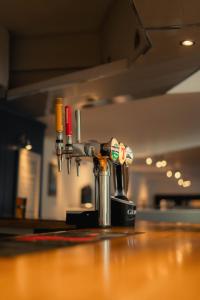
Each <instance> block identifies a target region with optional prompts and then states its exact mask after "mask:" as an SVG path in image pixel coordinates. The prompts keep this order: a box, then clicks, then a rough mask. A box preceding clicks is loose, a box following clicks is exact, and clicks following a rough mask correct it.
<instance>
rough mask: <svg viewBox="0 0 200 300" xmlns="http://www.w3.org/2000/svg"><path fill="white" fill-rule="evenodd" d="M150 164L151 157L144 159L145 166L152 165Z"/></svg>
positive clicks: (151, 161)
mask: <svg viewBox="0 0 200 300" xmlns="http://www.w3.org/2000/svg"><path fill="white" fill-rule="evenodd" d="M152 163H153V160H152V158H151V157H147V158H146V164H147V165H148V166H150V165H152Z"/></svg>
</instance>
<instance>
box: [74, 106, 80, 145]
mask: <svg viewBox="0 0 200 300" xmlns="http://www.w3.org/2000/svg"><path fill="white" fill-rule="evenodd" d="M75 119H76V142H77V143H80V142H81V112H80V109H77V110H76V111H75Z"/></svg>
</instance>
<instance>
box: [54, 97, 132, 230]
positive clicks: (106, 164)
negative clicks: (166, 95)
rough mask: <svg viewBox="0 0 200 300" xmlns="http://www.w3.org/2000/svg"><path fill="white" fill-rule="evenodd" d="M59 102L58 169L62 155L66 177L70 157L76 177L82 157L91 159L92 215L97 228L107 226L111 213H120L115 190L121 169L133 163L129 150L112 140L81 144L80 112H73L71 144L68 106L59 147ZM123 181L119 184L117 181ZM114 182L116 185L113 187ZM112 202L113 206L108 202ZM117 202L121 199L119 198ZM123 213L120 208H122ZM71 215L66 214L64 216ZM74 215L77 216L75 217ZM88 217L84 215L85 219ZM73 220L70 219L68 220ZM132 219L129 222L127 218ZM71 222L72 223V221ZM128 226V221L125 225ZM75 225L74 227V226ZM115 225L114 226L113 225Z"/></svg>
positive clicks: (59, 132)
mask: <svg viewBox="0 0 200 300" xmlns="http://www.w3.org/2000/svg"><path fill="white" fill-rule="evenodd" d="M62 108H63V103H62V99H60V98H59V99H57V100H56V131H57V140H56V154H57V157H58V170H59V171H60V170H61V167H60V166H61V162H62V157H63V155H65V157H66V160H67V169H68V174H69V173H70V169H71V160H72V159H73V158H74V159H75V163H76V168H77V176H79V169H80V163H81V160H82V159H83V158H84V157H85V158H86V157H89V158H91V159H92V161H93V164H94V168H93V172H94V177H95V215H96V216H97V218H98V221H97V223H98V225H99V226H101V227H109V226H111V224H112V219H113V224H114V223H115V218H113V217H112V211H111V207H112V210H113V212H117V214H118V213H119V209H120V211H121V202H119V199H120V197H119V196H120V195H118V193H117V191H118V190H119V187H120V186H121V185H124V180H125V179H124V175H123V174H124V172H122V169H124V168H127V167H128V165H130V164H131V163H132V161H133V152H132V150H131V149H130V148H129V147H127V146H125V145H124V144H123V143H118V141H117V139H115V138H112V139H111V140H110V141H109V142H108V143H99V142H84V143H83V142H81V116H80V110H76V111H75V120H76V139H75V143H74V142H73V137H72V113H71V107H70V106H68V105H67V106H65V133H66V144H65V147H64V144H63V125H62V112H61V110H62ZM111 172H112V173H113V176H114V182H115V191H116V192H115V196H114V197H111V188H110V186H111V180H110V177H111ZM120 180H121V181H123V183H122V184H119V181H120ZM116 182H117V184H116ZM113 201H114V203H112V202H113ZM120 201H121V199H120ZM124 201H126V203H125V202H123V204H126V206H127V209H126V212H127V214H128V211H129V212H130V210H131V209H132V207H133V204H132V202H131V201H128V199H127V198H124ZM123 210H124V207H123ZM69 215H72V213H71V214H70V213H68V216H69ZM76 215H77V214H76ZM88 215H89V212H88V214H87V213H86V214H85V218H86V217H87V216H88ZM72 219H73V220H74V218H72ZM131 220H132V219H131ZM72 223H73V222H72ZM129 223H130V224H131V222H129ZM74 225H75V224H74ZM114 225H116V224H114Z"/></svg>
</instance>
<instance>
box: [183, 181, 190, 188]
mask: <svg viewBox="0 0 200 300" xmlns="http://www.w3.org/2000/svg"><path fill="white" fill-rule="evenodd" d="M191 184H192V183H191V181H190V180H186V181H184V182H183V187H190V186H191Z"/></svg>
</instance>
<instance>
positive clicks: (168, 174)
mask: <svg viewBox="0 0 200 300" xmlns="http://www.w3.org/2000/svg"><path fill="white" fill-rule="evenodd" d="M166 175H167V177H168V178H171V177H172V176H173V173H172V171H171V170H169V171H167V173H166Z"/></svg>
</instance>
